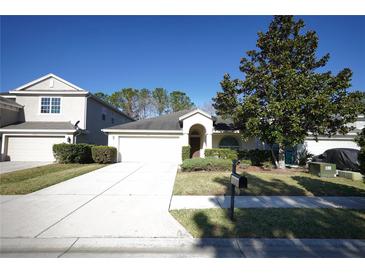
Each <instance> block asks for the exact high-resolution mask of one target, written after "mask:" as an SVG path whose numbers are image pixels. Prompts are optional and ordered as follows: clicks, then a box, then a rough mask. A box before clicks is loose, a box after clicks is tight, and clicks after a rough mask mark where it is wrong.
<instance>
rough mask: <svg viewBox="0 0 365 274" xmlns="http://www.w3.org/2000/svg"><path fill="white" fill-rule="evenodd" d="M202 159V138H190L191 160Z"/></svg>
mask: <svg viewBox="0 0 365 274" xmlns="http://www.w3.org/2000/svg"><path fill="white" fill-rule="evenodd" d="M196 157H200V137H190V158H196Z"/></svg>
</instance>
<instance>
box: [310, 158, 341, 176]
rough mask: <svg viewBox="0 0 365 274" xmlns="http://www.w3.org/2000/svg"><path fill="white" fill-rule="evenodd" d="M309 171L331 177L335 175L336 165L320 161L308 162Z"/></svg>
mask: <svg viewBox="0 0 365 274" xmlns="http://www.w3.org/2000/svg"><path fill="white" fill-rule="evenodd" d="M308 169H309V173H310V174H313V175H317V176H319V177H326V178H333V177H336V165H335V164H330V163H321V162H309V163H308Z"/></svg>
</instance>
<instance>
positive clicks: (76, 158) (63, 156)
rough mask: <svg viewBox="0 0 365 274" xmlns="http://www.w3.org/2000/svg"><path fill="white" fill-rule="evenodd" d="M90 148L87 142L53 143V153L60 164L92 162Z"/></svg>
mask: <svg viewBox="0 0 365 274" xmlns="http://www.w3.org/2000/svg"><path fill="white" fill-rule="evenodd" d="M91 148H92V145H89V144H66V143H62V144H54V145H53V155H54V157H55V158H56V160H57V162H59V163H62V164H69V163H79V164H87V163H92V162H93V159H92V156H91Z"/></svg>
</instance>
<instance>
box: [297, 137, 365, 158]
mask: <svg viewBox="0 0 365 274" xmlns="http://www.w3.org/2000/svg"><path fill="white" fill-rule="evenodd" d="M304 146H305V147H306V148H307V151H308V152H309V153H311V154H314V155H318V154H321V153H323V152H325V151H326V150H327V149H331V148H354V149H360V147H359V146H358V145H357V144H356V143H355V142H354V141H352V140H336V139H332V140H330V139H327V140H319V141H318V142H316V141H315V140H306V141H305V142H304Z"/></svg>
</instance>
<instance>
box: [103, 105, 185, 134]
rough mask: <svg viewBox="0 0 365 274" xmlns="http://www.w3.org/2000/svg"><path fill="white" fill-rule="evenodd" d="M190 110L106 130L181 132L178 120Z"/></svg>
mask: <svg viewBox="0 0 365 274" xmlns="http://www.w3.org/2000/svg"><path fill="white" fill-rule="evenodd" d="M191 111H192V110H191V109H189V110H182V111H178V112H175V113H170V114H166V115H161V116H158V117H154V118H149V119H144V120H139V121H135V122H130V123H126V124H122V125H116V126H113V127H110V128H108V129H126V130H133V129H135V130H181V125H180V121H179V118H180V117H181V116H183V115H185V114H187V113H189V112H191Z"/></svg>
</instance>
